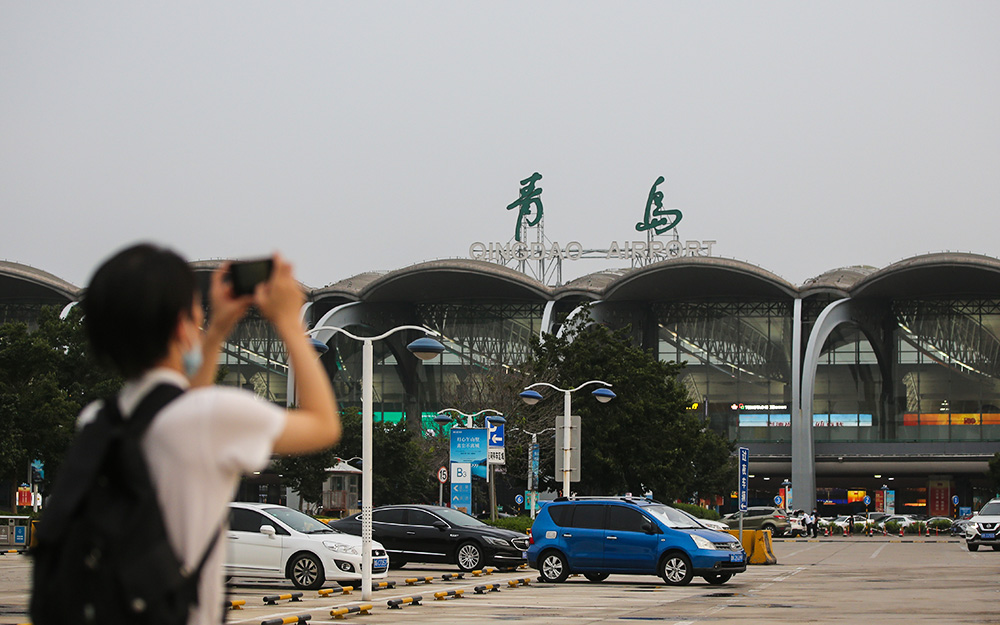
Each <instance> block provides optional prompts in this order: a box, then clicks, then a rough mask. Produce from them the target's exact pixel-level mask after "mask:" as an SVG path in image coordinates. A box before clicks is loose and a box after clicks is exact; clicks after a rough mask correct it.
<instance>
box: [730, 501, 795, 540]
mask: <svg viewBox="0 0 1000 625" xmlns="http://www.w3.org/2000/svg"><path fill="white" fill-rule="evenodd" d="M740 517H743V529H745V530H771V534H772V535H774V536H781V535H783V534H784V533H785V532H787V531H788V530H789V529H790V528H791V523H789V522H788V517H787V516H785V513H784V511H782V510H779V509H778V508H771V507H768V506H756V507H751V508H747V512H746V514H743V513H741V512H734V513H732V514H727V515H726V516H724V517H722V522H723V523H725V524H726V525H728V526H729V529H733V530H735V529H739V528H740Z"/></svg>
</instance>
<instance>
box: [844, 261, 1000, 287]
mask: <svg viewBox="0 0 1000 625" xmlns="http://www.w3.org/2000/svg"><path fill="white" fill-rule="evenodd" d="M998 294H1000V260H997V259H996V258H991V257H989V256H982V255H980V254H966V253H953V252H943V253H938V254H925V255H922V256H915V257H913V258H908V259H906V260H902V261H899V262H898V263H893V264H892V265H889V266H888V267H886V268H884V269H880V270H879V271H876V272H874V273H872V274H871V275H869V276H867V277H866V278H864V279H862V280H860V281H859V282H858V283H857V284H855V286H854V288H852V289H851V296H852V297H855V298H891V297H997V295H998Z"/></svg>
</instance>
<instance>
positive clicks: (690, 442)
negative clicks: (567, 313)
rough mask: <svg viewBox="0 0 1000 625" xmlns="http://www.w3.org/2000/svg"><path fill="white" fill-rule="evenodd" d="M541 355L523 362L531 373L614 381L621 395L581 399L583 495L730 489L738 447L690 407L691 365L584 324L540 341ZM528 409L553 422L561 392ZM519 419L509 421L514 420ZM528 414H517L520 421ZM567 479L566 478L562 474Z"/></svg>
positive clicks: (570, 381) (624, 334)
mask: <svg viewBox="0 0 1000 625" xmlns="http://www.w3.org/2000/svg"><path fill="white" fill-rule="evenodd" d="M532 347H533V355H532V357H531V359H530V360H529V361H528V362H527V363H525V366H524V367H523V369H524V371H525V372H526V374H528V377H532V376H537V378H536V379H539V378H542V377H543V376H549V377H554V380H555V381H554V382H553V383H554V384H555V385H556V386H559V387H562V388H574V387H576V386H578V385H579V384H581V383H582V382H585V381H588V380H594V379H598V380H604V381H606V382H608V383H610V384H612V385H613V389H614V392H615V393H616V394H617V398H616V399H615V400H614V401H612V402H610V403H608V404H599V403H597V402H595V401H592V400H591V399H590V398H589V397H587V395H589V391H590V390H593V389H592V388H588V389H587V390H585V391H583V392H581V393H578V394H575V395H574V397H573V404H572V407H573V413H574V414H579V415H580V416H581V433H582V456H581V463H582V472H581V481H580V482H579V483H578V484H576V486H575V488H576V490H577V492H579V493H581V494H600V495H607V494H614V493H622V492H626V491H629V492H633V493H636V494H641V493H645V492H648V491H652V492H653V495H654V496H655V497H657V498H659V499H663V500H673V499H687V498H689V497H691V496H692V495H693V494H695V493H698V494H700V495H702V496H706V495H718V494H723V493H725V492H728V490H729V489H730V488H731V485H732V484H733V483H735V464H734V461H733V459H732V451H733V445H732V444H731V443H730V442H729V441H726V440H725V439H723V438H721V437H720V436H719V435H717V434H716V433H715V432H713V431H711V430H710V429H708V428H707V425H706V424H705V423H704V421H702V419H701V418H700V417H698V416H696V415H695V414H693V413H692V412H691V411H688V410H687V406H688V405H689V398H688V397H687V393H686V391H685V390H684V388H683V387H681V386H680V385H679V384H677V382H676V376H677V373H678V372H679V371H680V369H681V368H682V366H683V365H680V364H676V363H664V362H660V361H658V360H657V359H656V358H654V357H653V356H651V355H650V354H649V353H647V352H645V351H643V350H642V349H640V348H637V347H634V346H633V345H632V343H631V339H630V330H629V329H628V328H624V329H621V330H618V331H611V330H609V329H608V328H606V327H604V326H599V325H590V326H586V327H583V326H581V325H576V326H572V327H568V328H566V331H565V332H564V333H563V335H561V336H553V335H545V336H544V339H543V340H534V342H533V345H532ZM541 390H542V392H543V395H546V396H547V397H548V398H549V399H548V400H547V401H544V402H540V403H539V404H537V405H536V406H534V407H531V408H526V409H525V410H523V411H522V412H523V413H524V414H525V415H526V416H525V418H524V420H525V421H534V422H538V418H539V417H540V416H541V417H542V419H541V422H542V423H547V424H552V423H554V418H555V416H556V415H559V414H562V412H563V405H562V401H561V399H562V398H561V397H557V395H558V394H557V393H555V392H553V391H548V392H547V393H546V392H545V389H541ZM510 422H511V421H510V420H508V423H510ZM518 422H520V419H518V418H515V419H514V423H515V424H517V423H518ZM555 478H556V481H561V476H555Z"/></svg>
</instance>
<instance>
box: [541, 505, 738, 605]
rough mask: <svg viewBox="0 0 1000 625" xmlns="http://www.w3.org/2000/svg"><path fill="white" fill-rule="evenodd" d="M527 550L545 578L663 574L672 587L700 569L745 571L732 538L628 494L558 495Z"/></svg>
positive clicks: (720, 575) (727, 573)
mask: <svg viewBox="0 0 1000 625" xmlns="http://www.w3.org/2000/svg"><path fill="white" fill-rule="evenodd" d="M527 555H528V565H529V566H531V567H533V568H536V569H538V570H539V572H540V573H541V578H542V580H543V581H547V582H562V581H564V580H565V579H566V577H567V576H569V574H570V573H583V575H584V576H585V577H586V578H587V579H589V580H590V581H592V582H599V581H602V580H604V579H607V577H608V575H610V574H612V573H627V574H630V575H636V574H640V575H643V574H648V575H659V576H660V577H662V578H663V581H664V582H666V583H667V584H669V585H671V586H683V585H685V584H688V583H690V581H691V578H693V577H694V576H695V575H699V576H701V577H702V578H704V579H705V581H707V582H708V583H709V584H724V583H726V582H727V581H729V579H730V578H731V577H732V576H733V575H735V574H736V573H742V572H743V571H745V570H746V569H747V564H746V561H747V557H746V552H745V551H743V547H742V546H741V545H740V543H739V541H737V540H736V539H735V538H734V537H733V536H731V535H729V534H726V533H724V532H718V531H715V530H710V529H708V528H706V527H704V526H703V525H701V524H700V523H698V521H697V520H695V519H694V518H693V517H691V516H690V515H688V514H686V513H684V512H681V511H680V510H677V509H675V508H671V507H670V506H667V505H664V504H662V503H659V502H656V501H651V500H648V499H634V498H628V497H625V498H600V499H583V498H575V499H566V498H559V499H556V500H555V501H553V502H552V503H550V504H548V505H547V506H545V507H544V508H542V510H541V512H539V514H538V518H536V519H535V523H534V525H532V527H531V539H530V541H529V547H528V554H527Z"/></svg>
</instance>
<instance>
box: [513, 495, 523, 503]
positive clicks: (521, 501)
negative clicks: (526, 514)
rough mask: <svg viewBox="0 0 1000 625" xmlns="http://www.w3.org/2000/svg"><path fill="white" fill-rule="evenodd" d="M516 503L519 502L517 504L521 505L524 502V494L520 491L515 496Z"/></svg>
mask: <svg viewBox="0 0 1000 625" xmlns="http://www.w3.org/2000/svg"><path fill="white" fill-rule="evenodd" d="M514 503H516V504H517V505H519V506H520V505H521V504H522V503H524V495H522V494H520V493H518V494H517V495H515V496H514Z"/></svg>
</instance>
